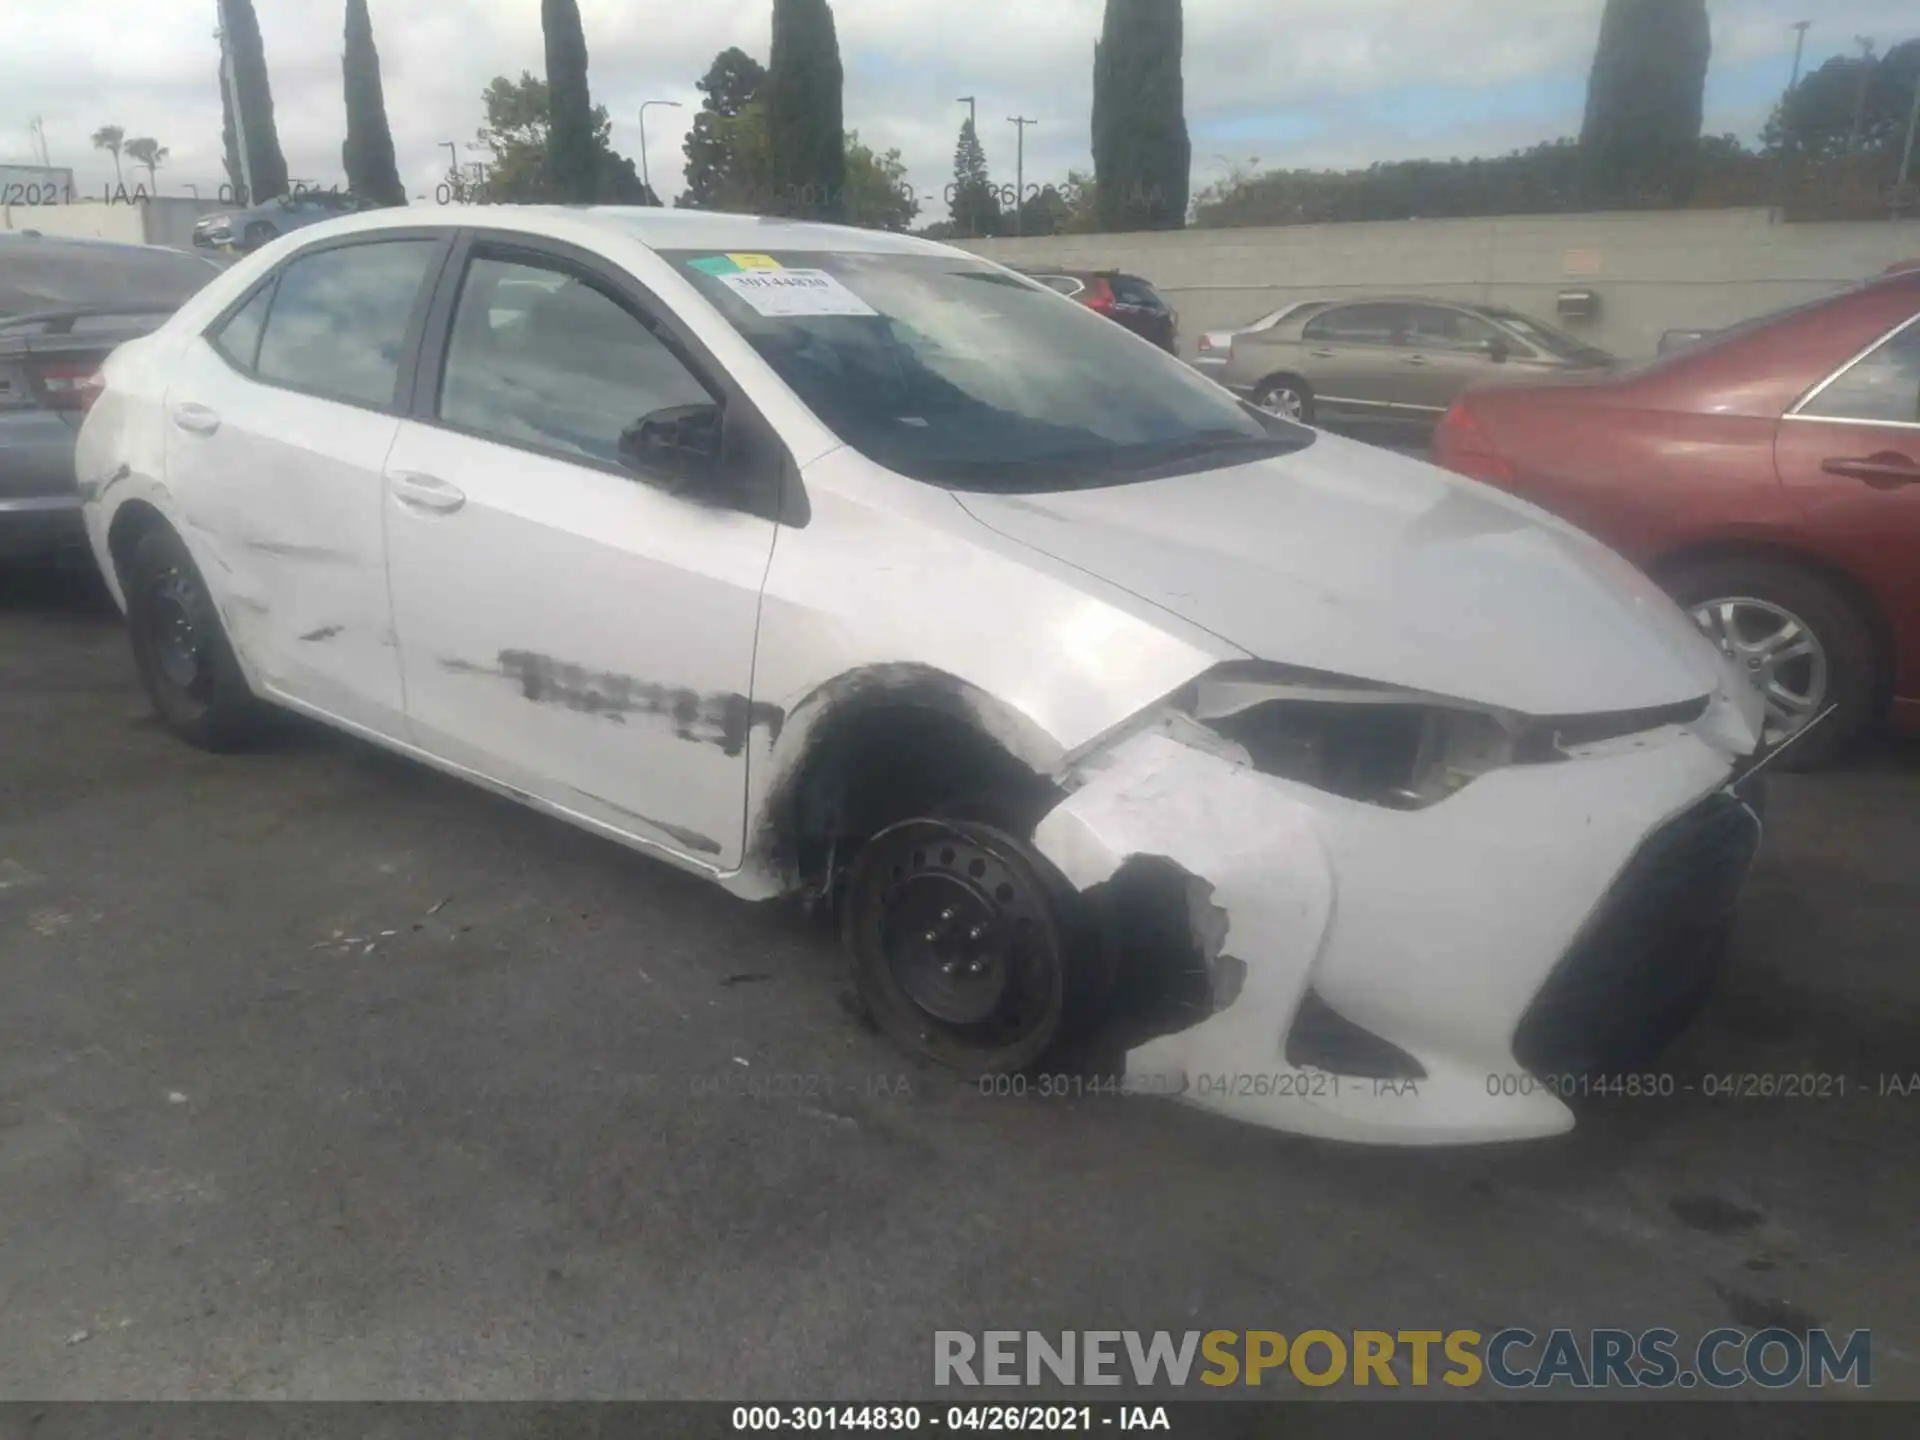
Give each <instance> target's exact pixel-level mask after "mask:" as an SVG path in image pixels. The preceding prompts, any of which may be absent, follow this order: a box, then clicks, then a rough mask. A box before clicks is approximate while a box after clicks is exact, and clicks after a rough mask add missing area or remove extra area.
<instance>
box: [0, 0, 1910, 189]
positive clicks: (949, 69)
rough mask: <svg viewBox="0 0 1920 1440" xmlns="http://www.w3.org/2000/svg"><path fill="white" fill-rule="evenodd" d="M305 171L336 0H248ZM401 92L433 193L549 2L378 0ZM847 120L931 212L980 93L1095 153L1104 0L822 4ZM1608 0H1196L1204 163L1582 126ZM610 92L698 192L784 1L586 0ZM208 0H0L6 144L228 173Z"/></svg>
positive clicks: (1403, 152) (1763, 59) (1386, 155)
mask: <svg viewBox="0 0 1920 1440" xmlns="http://www.w3.org/2000/svg"><path fill="white" fill-rule="evenodd" d="M255 6H256V9H257V11H258V13H259V17H260V28H261V31H262V33H263V35H264V38H265V42H266V50H267V61H268V65H269V67H270V71H271V75H272V82H273V95H274V102H275V113H276V117H277V120H278V125H279V131H280V141H281V145H282V148H283V149H284V150H285V152H286V156H287V164H288V169H289V172H290V174H292V175H293V176H294V177H296V178H299V179H303V180H307V181H309V182H311V183H314V184H319V185H330V184H340V183H342V182H343V178H344V177H343V176H342V174H341V171H340V140H341V137H342V133H343V130H344V125H345V120H344V114H343V109H342V100H341V83H340V50H341V29H342V23H341V17H342V10H343V5H342V3H341V0H255ZM371 8H372V12H373V26H374V35H375V38H376V40H377V42H378V44H379V48H380V59H381V65H382V70H383V73H384V77H385V83H386V94H387V113H388V116H389V118H390V120H391V122H392V127H393V136H394V142H395V145H396V148H397V149H398V152H399V157H400V167H401V173H402V175H403V177H404V178H405V179H406V180H407V183H408V185H409V187H410V188H411V189H413V190H414V191H415V192H416V193H418V192H427V193H431V190H432V187H433V185H434V183H435V181H436V180H437V179H438V177H439V174H440V173H441V172H442V171H443V170H444V169H445V164H446V151H445V150H444V149H441V148H437V147H440V146H442V145H443V143H444V142H445V141H447V140H451V139H457V140H459V141H461V142H462V144H463V146H464V145H465V144H466V143H468V142H470V141H471V139H472V137H473V134H474V131H475V130H476V129H477V127H478V126H479V123H480V120H481V109H480V102H479V96H480V92H481V90H482V89H483V88H484V87H485V86H486V83H487V81H488V80H489V79H490V78H491V77H493V76H495V75H498V74H508V73H511V74H517V73H518V72H519V71H520V70H522V69H529V68H530V69H532V70H534V71H535V72H536V73H538V72H539V71H540V70H541V68H542V66H543V59H542V55H543V52H542V47H541V38H540V5H539V0H429V3H419V0H405V3H403V0H372V6H371ZM833 8H834V12H835V15H836V18H837V21H838V25H839V33H840V47H841V54H842V57H843V59H844V61H845V65H846V74H847V86H846V113H847V123H848V125H849V126H850V127H852V128H855V129H858V130H859V132H860V134H861V137H862V138H863V139H864V140H866V141H868V142H869V143H873V144H876V147H877V148H882V149H884V148H888V147H895V146H897V147H898V148H899V149H900V150H901V151H902V152H903V154H904V156H905V158H906V160H907V162H908V165H909V174H910V178H911V180H912V182H913V184H914V185H915V187H916V188H917V189H918V190H919V191H920V193H921V194H922V195H923V196H926V197H929V198H930V200H931V204H930V206H929V207H928V209H927V210H923V212H922V219H923V220H924V219H928V218H933V216H932V214H930V213H929V212H930V211H942V210H944V208H945V207H944V206H943V205H942V204H941V202H940V200H939V192H940V190H941V187H942V186H943V185H945V184H946V182H947V181H948V180H949V179H950V178H951V169H952V154H953V144H954V139H955V134H956V131H957V129H958V126H959V123H960V120H961V118H962V107H961V106H959V105H958V104H956V97H957V96H960V95H975V96H977V97H978V99H979V106H980V131H981V138H982V140H983V141H984V142H985V145H986V148H987V154H988V159H989V161H990V162H991V164H992V166H993V169H994V175H995V179H996V180H1001V181H1010V180H1011V179H1012V178H1013V163H1014V129H1013V127H1012V126H1011V125H1010V124H1008V123H1006V122H1007V117H1009V116H1012V115H1016V114H1024V115H1027V116H1030V117H1032V118H1034V119H1037V120H1038V121H1039V122H1040V124H1039V126H1038V128H1036V129H1030V130H1029V131H1028V132H1027V178H1028V181H1029V182H1030V183H1031V182H1033V181H1035V180H1047V179H1059V178H1063V177H1064V176H1065V173H1066V171H1067V170H1068V169H1069V168H1088V167H1089V166H1090V162H1091V156H1090V150H1089V143H1090V142H1089V139H1088V116H1089V106H1090V97H1091V89H1092V80H1091V74H1092V63H1093V42H1094V38H1095V36H1096V35H1097V34H1098V32H1099V28H1100V15H1101V10H1102V8H1103V0H833ZM1601 8H1602V0H1186V26H1187V49H1186V85H1187V116H1188V123H1189V126H1190V127H1191V129H1192V132H1193V142H1194V145H1193V149H1194V183H1195V185H1196V186H1199V185H1204V184H1206V183H1207V182H1208V181H1209V180H1211V179H1215V178H1218V177H1219V176H1220V175H1221V174H1222V173H1224V171H1225V169H1226V167H1227V165H1228V164H1229V163H1245V162H1246V161H1248V160H1249V159H1251V158H1253V157H1258V158H1259V159H1260V161H1261V162H1262V163H1263V164H1264V165H1287V166H1347V165H1354V164H1365V163H1368V162H1370V161H1373V160H1381V159H1396V158H1405V157H1411V156H1441V157H1444V156H1450V155H1473V154H1493V153H1499V152H1502V151H1505V150H1508V149H1512V148H1514V147H1517V146H1523V145H1528V144H1532V143H1534V142H1535V141H1539V140H1545V139H1551V138H1553V137H1555V136H1559V135H1564V134H1569V133H1572V132H1574V131H1576V130H1577V129H1578V126H1579V119H1580V111H1581V107H1582V103H1583V99H1584V91H1585V83H1586V71H1587V66H1588V63H1589V61H1590V60H1591V57H1592V51H1593V44H1594V37H1595V35H1596V34H1597V32H1598V29H1599V20H1600V11H1601ZM580 9H581V13H582V17H583V20H584V23H585V27H586V34H587V46H588V51H589V55H590V66H591V68H590V73H589V79H590V82H591V85H592V89H593V96H594V99H595V100H596V101H598V102H600V103H603V104H605V105H606V106H607V107H608V108H609V110H610V111H611V112H612V114H613V117H614V144H615V146H616V148H618V149H619V150H621V151H622V152H623V153H626V154H628V155H631V156H634V157H635V158H636V159H638V156H639V151H640V142H639V132H638V129H637V126H636V123H635V112H636V110H637V108H638V106H639V104H640V102H641V101H643V100H653V99H660V100H678V101H681V102H682V103H683V104H684V105H685V106H686V107H687V108H686V109H684V110H680V111H675V110H669V109H653V110H649V111H648V112H647V131H648V134H647V140H648V150H649V154H650V157H651V161H652V170H653V176H654V181H655V184H656V187H657V188H659V189H660V190H661V191H662V192H663V194H665V195H667V196H669V197H671V195H673V194H674V193H677V191H678V189H679V188H680V185H681V183H682V182H681V166H682V163H683V157H682V155H681V151H680V143H681V140H682V138H683V136H684V134H685V129H686V124H687V121H688V120H689V119H690V118H691V113H692V110H693V108H694V107H696V106H697V104H698V102H699V98H700V97H699V94H698V92H697V91H696V90H695V89H694V88H693V87H694V82H695V81H696V80H697V79H698V78H699V77H700V76H701V75H702V74H704V73H705V71H706V67H707V64H708V63H709V62H710V61H711V59H712V58H713V55H714V54H715V52H716V51H718V50H720V49H722V48H724V47H725V46H727V45H739V46H741V47H742V48H743V49H745V50H747V51H748V52H749V53H751V54H753V55H755V56H757V57H759V58H760V59H761V60H762V61H765V59H766V58H767V48H768V35H769V29H770V21H769V17H770V15H771V11H772V0H581V6H580ZM1710 9H1711V11H1712V15H1713V38H1714V59H1713V71H1712V76H1711V79H1710V81H1709V84H1708V92H1707V127H1708V129H1709V130H1710V131H1712V132H1714V133H1720V132H1729V131H1730V132H1733V133H1736V134H1740V135H1742V136H1747V137H1751V136H1752V135H1754V134H1755V133H1757V131H1758V129H1759V127H1760V125H1761V124H1762V123H1763V121H1764V120H1765V118H1766V115H1767V112H1768V110H1769V109H1770V107H1771V106H1772V104H1773V101H1774V100H1775V99H1776V98H1777V97H1778V95H1779V93H1780V91H1781V90H1782V88H1783V87H1784V86H1785V83H1786V80H1787V74H1788V70H1789V68H1790V66H1791V61H1792V52H1793V34H1792V31H1791V30H1790V28H1789V26H1790V25H1791V24H1792V22H1794V21H1795V20H1798V19H1803V18H1808V19H1812V20H1813V21H1814V25H1813V28H1812V30H1811V31H1810V32H1809V34H1808V37H1807V66H1808V68H1811V67H1812V66H1814V65H1817V64H1818V63H1819V62H1820V61H1821V60H1823V59H1825V58H1827V57H1828V56H1830V55H1833V54H1835V53H1838V52H1840V51H1843V50H1847V49H1849V48H1850V47H1851V46H1852V44H1853V39H1854V37H1855V36H1856V35H1868V36H1872V37H1874V38H1876V39H1877V40H1878V41H1879V43H1880V47H1881V49H1883V50H1884V49H1885V48H1887V47H1888V46H1889V45H1891V44H1893V43H1895V42H1897V41H1899V40H1902V39H1906V38H1910V37H1912V36H1914V35H1916V34H1920V7H1916V6H1915V4H1914V3H1913V0H1818V3H1815V0H1710ZM216 15H217V6H216V3H215V0H6V3H5V4H4V6H0V164H4V163H33V162H34V161H35V160H36V159H37V156H36V153H35V142H34V140H33V139H32V137H31V135H30V133H29V129H28V125H29V121H30V120H31V119H32V118H33V117H34V116H36V115H37V116H39V117H40V118H41V120H42V122H43V126H44V133H45V136H46V142H47V147H48V149H49V151H50V152H51V156H52V159H53V162H54V163H55V164H56V165H66V166H71V167H72V168H73V169H74V171H75V172H76V177H77V179H78V181H79V183H80V185H81V187H82V188H83V189H87V190H94V191H97V189H98V187H99V186H100V185H101V184H102V183H103V182H105V181H107V180H110V179H111V177H112V174H113V169H112V162H111V161H110V160H109V158H108V157H107V156H106V155H104V154H102V153H99V152H97V151H95V150H93V149H92V148H91V146H90V144H89V139H88V137H89V136H90V135H91V134H92V132H93V131H94V130H95V129H96V128H97V127H99V126H101V125H103V124H117V125H121V126H124V127H125V128H126V130H127V132H128V134H130V135H153V136H155V137H157V138H158V139H159V140H160V141H161V143H163V144H165V145H167V146H168V147H169V148H170V149H171V151H172V159H171V161H170V162H169V164H168V166H167V168H166V169H165V170H163V171H162V188H163V189H166V190H169V191H171V192H173V193H182V194H183V193H186V189H185V186H186V182H189V181H191V182H194V183H196V184H198V185H199V187H200V188H201V189H202V190H203V191H211V189H212V188H213V187H215V186H217V185H218V183H219V182H220V180H221V178H222V176H221V166H220V97H219V90H218V84H217V79H216V75H217V69H218V58H219V47H218V45H217V44H216V43H215V41H214V38H213V30H214V26H215V18H216ZM463 158H470V157H467V156H464V155H463Z"/></svg>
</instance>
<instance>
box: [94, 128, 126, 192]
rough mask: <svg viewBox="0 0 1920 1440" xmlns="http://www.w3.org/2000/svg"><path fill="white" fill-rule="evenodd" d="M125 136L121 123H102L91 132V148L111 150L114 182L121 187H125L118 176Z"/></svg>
mask: <svg viewBox="0 0 1920 1440" xmlns="http://www.w3.org/2000/svg"><path fill="white" fill-rule="evenodd" d="M126 138H127V131H126V127H125V126H123V125H102V126H101V127H100V128H99V129H98V130H96V131H94V132H93V148H94V149H96V150H108V151H111V152H112V154H113V179H114V183H115V184H116V185H118V186H120V187H121V188H122V189H124V188H126V182H125V181H124V180H122V179H121V178H120V150H121V148H122V145H123V144H124V142H125V141H126Z"/></svg>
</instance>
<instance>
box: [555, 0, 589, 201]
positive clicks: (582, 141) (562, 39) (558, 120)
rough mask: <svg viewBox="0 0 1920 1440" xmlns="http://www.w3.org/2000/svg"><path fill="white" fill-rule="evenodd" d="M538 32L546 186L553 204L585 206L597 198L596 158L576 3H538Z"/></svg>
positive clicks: (561, 0)
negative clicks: (543, 68) (542, 44)
mask: <svg viewBox="0 0 1920 1440" xmlns="http://www.w3.org/2000/svg"><path fill="white" fill-rule="evenodd" d="M540 30H541V33H542V34H543V35H545V37H546V42H547V94H548V97H549V120H548V127H547V182H548V184H549V186H550V187H551V189H552V194H553V198H554V199H556V200H561V201H565V202H568V203H571V204H576V205H586V204H591V203H592V202H593V201H594V200H595V199H597V198H598V194H599V188H600V185H599V157H598V155H597V154H596V153H595V149H596V147H595V145H594V138H595V137H594V125H593V121H594V109H593V100H592V98H591V97H590V96H589V95H588V93H587V37H586V32H585V31H584V30H582V29H581V28H580V6H579V4H578V3H577V0H540Z"/></svg>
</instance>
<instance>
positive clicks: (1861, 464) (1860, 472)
mask: <svg viewBox="0 0 1920 1440" xmlns="http://www.w3.org/2000/svg"><path fill="white" fill-rule="evenodd" d="M1820 468H1821V469H1822V470H1824V471H1826V473H1827V474H1829V475H1844V476H1846V477H1847V478H1848V479H1849V480H1864V481H1866V482H1867V483H1868V484H1869V485H1873V486H1875V487H1878V488H1883V489H1890V488H1892V487H1893V486H1896V485H1916V484H1920V465H1916V464H1915V463H1914V462H1913V461H1912V460H1910V459H1908V458H1907V457H1906V456H1905V455H1902V454H1901V453H1900V452H1899V451H1898V450H1882V451H1881V452H1880V453H1879V454H1878V455H1869V456H1867V457H1866V458H1865V459H1864V460H1850V459H1844V458H1843V459H1838V460H1826V461H1823V462H1822V463H1821V465H1820Z"/></svg>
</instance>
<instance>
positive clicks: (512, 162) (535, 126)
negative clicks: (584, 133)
mask: <svg viewBox="0 0 1920 1440" xmlns="http://www.w3.org/2000/svg"><path fill="white" fill-rule="evenodd" d="M480 102H481V104H482V105H483V106H484V107H485V109H486V114H487V123H486V124H485V125H483V126H481V127H480V133H479V136H478V139H479V142H480V144H481V145H482V146H484V147H485V148H486V150H487V151H488V153H489V155H490V156H491V157H492V158H491V160H490V161H489V163H488V165H487V178H486V180H485V182H484V183H482V184H481V185H480V186H479V187H478V189H477V191H476V193H475V195H474V197H473V198H474V199H476V200H479V201H483V202H486V203H491V204H537V203H541V202H553V201H555V200H559V199H561V198H562V196H561V192H560V191H559V190H558V188H557V187H556V186H555V185H554V184H553V182H552V180H551V178H550V176H549V172H548V166H549V164H550V155H551V151H552V128H553V127H552V123H551V110H550V109H549V106H548V103H547V82H546V81H544V80H542V79H540V78H538V77H537V76H535V75H533V74H531V73H529V72H528V71H525V70H523V71H521V72H520V78H519V79H518V80H509V79H508V78H507V77H506V76H504V75H496V76H495V77H494V79H493V81H492V83H491V84H489V85H488V86H487V88H486V90H485V91H484V92H482V94H481V96H480ZM588 118H589V121H590V123H591V125H592V130H591V140H592V144H593V147H594V155H595V167H594V168H595V177H596V179H595V188H594V190H593V192H592V193H591V195H590V196H589V199H590V201H593V202H597V203H599V204H603V205H658V204H659V203H660V202H659V200H658V199H657V198H655V196H654V195H653V192H652V191H650V190H648V189H647V188H646V186H645V185H644V184H643V183H642V182H641V180H640V176H639V173H638V172H637V171H636V170H635V168H634V164H633V161H631V160H629V159H627V158H626V157H625V156H623V155H620V154H618V153H616V152H615V150H614V149H613V146H612V144H611V139H612V135H613V119H612V117H611V116H609V115H608V114H607V107H606V106H604V105H596V106H594V107H593V110H592V111H591V112H590V114H589V117H588ZM454 188H455V190H456V191H457V190H458V188H459V187H458V186H455V187H454Z"/></svg>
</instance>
